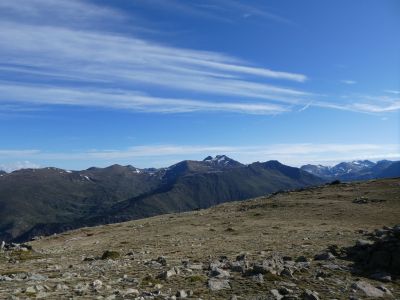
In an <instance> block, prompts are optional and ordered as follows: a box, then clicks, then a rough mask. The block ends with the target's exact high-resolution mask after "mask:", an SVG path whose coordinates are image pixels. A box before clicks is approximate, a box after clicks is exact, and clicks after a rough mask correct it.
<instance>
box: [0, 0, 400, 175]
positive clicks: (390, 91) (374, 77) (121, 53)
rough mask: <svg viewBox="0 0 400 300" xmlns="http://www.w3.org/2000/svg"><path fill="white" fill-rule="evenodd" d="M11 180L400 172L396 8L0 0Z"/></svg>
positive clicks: (363, 0) (197, 0) (214, 0)
mask: <svg viewBox="0 0 400 300" xmlns="http://www.w3.org/2000/svg"><path fill="white" fill-rule="evenodd" d="M0 28H1V29H0V169H4V170H6V171H12V170H15V169H19V168H30V167H46V166H55V167H60V168H65V169H85V168H88V167H91V166H99V167H104V166H108V165H111V164H115V163H118V164H122V165H128V164H130V165H133V166H136V167H166V166H169V165H171V164H173V163H176V162H178V161H180V160H184V159H203V158H204V157H206V156H208V155H217V154H226V155H228V156H230V157H232V158H234V159H237V160H239V161H241V162H243V163H251V162H254V161H267V160H271V159H276V160H279V161H281V162H282V163H286V164H289V165H293V166H300V165H302V164H306V163H321V164H327V165H333V164H335V163H337V162H340V161H349V160H355V159H370V160H373V161H376V160H380V159H392V160H398V159H400V141H399V137H400V125H399V119H400V118H399V116H400V39H399V36H398V35H399V32H400V2H399V1H398V0H353V1H348V0H336V1H320V0H305V1H290V0H280V1H277V0H268V1H267V0H263V1H261V0H246V1H239V0H114V1H100V0H97V1H95V0H57V1H54V0H2V1H0Z"/></svg>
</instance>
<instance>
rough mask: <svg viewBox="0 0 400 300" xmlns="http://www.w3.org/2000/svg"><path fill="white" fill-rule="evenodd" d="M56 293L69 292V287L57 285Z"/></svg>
mask: <svg viewBox="0 0 400 300" xmlns="http://www.w3.org/2000/svg"><path fill="white" fill-rule="evenodd" d="M55 289H56V291H67V290H69V287H68V286H67V285H65V284H62V283H59V284H57V285H56V288H55Z"/></svg>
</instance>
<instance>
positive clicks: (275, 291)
mask: <svg viewBox="0 0 400 300" xmlns="http://www.w3.org/2000/svg"><path fill="white" fill-rule="evenodd" d="M269 292H270V293H271V294H272V296H274V297H275V299H276V300H281V299H282V298H283V296H282V295H281V294H280V293H279V291H278V290H277V289H273V290H270V291H269Z"/></svg>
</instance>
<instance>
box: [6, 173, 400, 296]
mask: <svg viewBox="0 0 400 300" xmlns="http://www.w3.org/2000/svg"><path fill="white" fill-rule="evenodd" d="M398 223H400V179H388V180H378V181H368V182H361V183H349V184H335V185H327V186H324V187H318V188H312V189H306V190H302V191H292V192H282V193H277V194H275V195H272V196H269V197H260V198H257V199H253V200H249V201H242V202H233V203H228V204H224V205H220V206H218V207H214V208H211V209H207V210H200V211H195V212H190V213H182V214H171V215H163V216H159V217H154V218H149V219H143V220H138V221H132V222H126V223H119V224H113V225H106V226H99V227H93V228H83V229H80V230H75V231H70V232H66V233H63V234H59V235H54V236H51V237H46V238H38V239H37V240H35V241H32V242H29V243H28V244H22V245H16V244H5V243H3V244H1V246H0V248H1V249H0V299H31V298H33V299H34V298H43V299H179V298H189V299H200V298H201V299H367V298H371V299H372V298H388V299H400V274H399V270H400V267H399V266H400V265H399V260H400V226H396V224H398Z"/></svg>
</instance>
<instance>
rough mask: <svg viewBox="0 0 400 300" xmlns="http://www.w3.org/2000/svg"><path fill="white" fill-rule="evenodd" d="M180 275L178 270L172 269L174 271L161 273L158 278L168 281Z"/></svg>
mask: <svg viewBox="0 0 400 300" xmlns="http://www.w3.org/2000/svg"><path fill="white" fill-rule="evenodd" d="M178 273H179V270H178V269H177V268H172V269H169V270H168V271H164V272H162V273H160V274H159V275H158V278H161V279H164V280H166V279H168V278H170V277H172V276H175V275H178Z"/></svg>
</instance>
